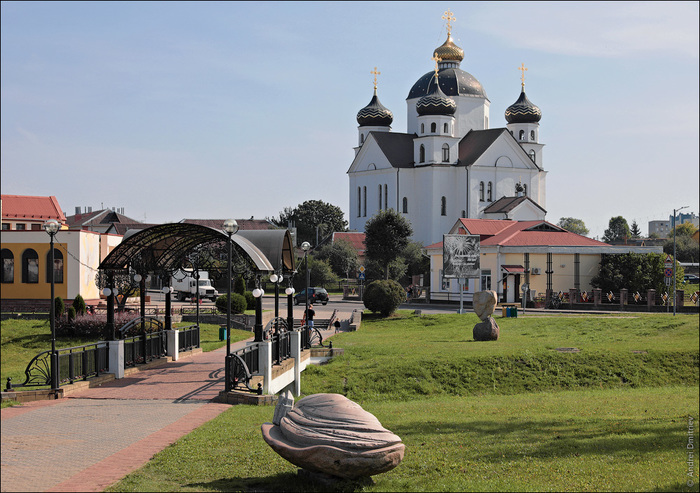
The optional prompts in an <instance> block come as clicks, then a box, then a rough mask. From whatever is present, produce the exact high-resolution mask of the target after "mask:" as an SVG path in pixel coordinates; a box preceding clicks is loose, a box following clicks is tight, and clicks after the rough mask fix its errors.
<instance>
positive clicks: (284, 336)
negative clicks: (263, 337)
mask: <svg viewBox="0 0 700 493" xmlns="http://www.w3.org/2000/svg"><path fill="white" fill-rule="evenodd" d="M291 356H292V341H291V337H290V335H289V332H286V331H280V332H278V333H276V334H273V335H272V364H273V365H280V364H282V362H283V361H284V360H286V359H288V358H290V357H291Z"/></svg>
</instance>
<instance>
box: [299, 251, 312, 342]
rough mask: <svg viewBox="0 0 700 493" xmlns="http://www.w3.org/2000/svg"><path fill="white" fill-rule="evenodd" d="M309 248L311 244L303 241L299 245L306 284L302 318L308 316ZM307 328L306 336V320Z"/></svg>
mask: <svg viewBox="0 0 700 493" xmlns="http://www.w3.org/2000/svg"><path fill="white" fill-rule="evenodd" d="M309 248H311V244H310V243H309V242H308V241H305V242H304V243H302V244H301V249H302V250H304V270H305V271H306V276H305V277H306V282H305V289H304V293H305V296H304V298H305V302H306V310H305V311H304V317H306V316H308V314H309V279H310V277H311V273H310V272H309ZM306 326H307V331H306V332H307V334H308V326H309V324H308V320H307V323H306Z"/></svg>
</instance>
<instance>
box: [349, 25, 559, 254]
mask: <svg viewBox="0 0 700 493" xmlns="http://www.w3.org/2000/svg"><path fill="white" fill-rule="evenodd" d="M380 49H381V48H380ZM425 55H426V58H425V59H426V66H427V65H428V63H429V61H430V60H431V57H433V58H432V60H433V64H434V67H433V69H432V70H430V71H428V72H427V73H424V75H422V76H420V77H419V78H418V79H417V80H415V81H407V88H408V89H409V90H408V96H407V97H406V109H407V120H406V121H407V128H406V131H405V132H395V131H393V130H392V128H391V124H392V123H393V113H392V112H391V111H390V110H389V109H387V108H386V107H384V106H383V105H382V104H381V103H380V102H379V99H378V96H377V80H376V75H377V74H378V72H376V71H374V72H372V73H373V74H374V75H375V78H374V94H373V97H372V99H371V101H370V103H369V104H368V105H367V106H366V107H364V108H362V109H361V110H360V111H359V112H358V114H357V122H358V136H359V137H358V140H357V142H358V144H359V145H358V146H357V147H356V148H355V158H354V160H353V162H352V164H351V165H350V168H349V169H348V177H349V185H350V191H351V193H350V207H349V210H351V211H358V213H357V214H351V217H350V225H349V226H350V229H351V230H355V231H364V227H365V223H366V222H367V221H368V220H369V219H370V218H371V217H372V216H373V215H375V214H376V213H377V212H378V211H379V210H383V209H389V208H391V209H394V210H396V211H399V213H401V214H403V215H404V216H405V217H406V218H407V219H408V220H409V221H410V223H411V225H412V227H413V231H414V234H413V239H414V240H416V241H419V242H422V243H423V244H424V245H428V244H431V243H434V242H436V241H440V240H442V235H443V234H444V233H445V232H446V231H448V230H449V229H450V227H451V226H452V225H453V223H454V220H455V218H456V216H455V215H463V216H466V218H483V217H485V209H486V208H488V207H489V206H490V205H492V204H493V203H495V202H496V201H498V200H500V199H501V198H504V197H513V198H514V197H516V185H518V184H520V185H521V186H522V187H523V189H526V190H527V197H528V203H530V202H532V203H534V204H535V206H533V207H529V206H528V207H525V208H524V209H523V208H522V207H521V208H520V209H519V210H521V211H524V212H523V213H525V212H527V211H534V212H536V213H537V216H536V217H533V218H532V219H537V218H539V217H540V215H541V211H544V210H545V207H546V175H547V172H546V171H545V169H544V167H543V164H542V163H543V159H542V148H543V147H544V145H543V144H542V143H540V142H539V121H540V118H541V116H542V114H541V111H540V109H539V108H538V107H537V106H535V105H534V104H532V103H531V102H530V101H529V99H528V98H527V96H526V95H525V90H524V79H523V80H522V81H521V92H520V96H519V98H518V99H517V100H516V102H515V103H514V104H512V105H511V106H509V107H508V109H507V110H506V112H505V120H506V122H505V126H503V127H500V128H490V127H489V121H490V114H489V110H490V105H491V102H490V100H489V98H488V97H487V95H486V90H485V89H484V87H483V86H482V85H481V83H480V82H479V81H478V80H477V79H476V78H475V77H474V76H473V75H472V74H470V73H468V72H466V71H464V70H463V69H462V68H461V64H462V61H463V60H464V58H465V57H464V51H463V50H462V48H460V47H459V46H457V45H456V44H455V42H454V40H453V39H452V35H451V26H450V25H449V24H448V30H447V39H446V41H445V42H444V43H443V44H442V45H441V46H439V47H437V48H436V49H434V50H430V49H429V48H428V49H426V53H425ZM516 68H517V67H513V70H514V72H515V69H516ZM522 70H523V73H524V67H522ZM428 130H429V132H427V133H426V131H428ZM370 164H371V166H370ZM364 187H372V189H374V190H378V189H379V190H381V191H380V192H379V193H378V194H370V195H372V196H373V197H369V198H367V197H364V200H362V199H363V197H361V195H360V193H359V190H360V189H361V188H362V189H364ZM378 187H381V189H380V188H378ZM360 201H361V202H362V204H361V207H362V211H363V214H360V213H359V211H360V204H359V203H357V202H360ZM408 203H410V204H411V207H410V208H409V207H408ZM462 211H463V212H462ZM451 214H453V215H451Z"/></svg>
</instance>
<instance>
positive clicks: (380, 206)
mask: <svg viewBox="0 0 700 493" xmlns="http://www.w3.org/2000/svg"><path fill="white" fill-rule="evenodd" d="M379 210H380V211H381V210H382V186H381V185H379Z"/></svg>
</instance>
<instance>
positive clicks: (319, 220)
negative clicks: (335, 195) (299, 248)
mask: <svg viewBox="0 0 700 493" xmlns="http://www.w3.org/2000/svg"><path fill="white" fill-rule="evenodd" d="M271 221H272V222H273V223H275V224H276V225H277V226H283V227H287V226H290V225H293V226H294V227H296V228H297V244H299V245H300V244H301V243H303V242H304V241H308V242H309V243H311V244H312V245H316V233H317V230H318V235H319V241H320V239H321V238H322V237H323V236H324V235H328V234H330V233H332V232H334V231H345V230H346V229H347V227H348V222H347V221H346V220H345V216H344V214H343V211H342V209H341V208H340V207H338V206H336V205H333V204H329V203H326V202H323V201H322V200H307V201H305V202H304V203H302V204H299V205H298V206H296V207H295V208H293V209H292V208H290V207H285V208H284V210H283V211H281V212H280V215H279V218H275V217H273V218H272V219H271Z"/></svg>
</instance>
